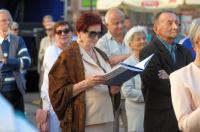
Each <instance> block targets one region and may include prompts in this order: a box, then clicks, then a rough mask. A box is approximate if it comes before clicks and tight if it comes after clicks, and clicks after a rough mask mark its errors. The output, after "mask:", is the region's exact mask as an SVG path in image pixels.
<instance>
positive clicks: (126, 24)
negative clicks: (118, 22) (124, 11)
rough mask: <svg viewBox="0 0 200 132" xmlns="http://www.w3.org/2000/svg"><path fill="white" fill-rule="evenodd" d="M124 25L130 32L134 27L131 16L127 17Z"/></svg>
mask: <svg viewBox="0 0 200 132" xmlns="http://www.w3.org/2000/svg"><path fill="white" fill-rule="evenodd" d="M124 26H125V29H126V32H128V31H129V30H130V29H131V28H132V27H133V24H132V22H131V18H130V17H128V16H126V17H125V19H124Z"/></svg>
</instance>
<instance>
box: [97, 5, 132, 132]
mask: <svg viewBox="0 0 200 132" xmlns="http://www.w3.org/2000/svg"><path fill="white" fill-rule="evenodd" d="M124 18H125V16H124V13H123V12H122V11H121V10H120V9H118V8H111V9H109V10H108V11H107V12H106V15H105V23H106V27H107V29H108V32H107V33H106V34H105V35H104V36H102V37H101V38H100V39H99V41H98V42H97V45H96V47H98V48H99V49H101V50H103V51H104V52H105V53H106V54H107V56H108V57H109V60H110V64H111V66H115V65H117V64H119V63H120V62H122V61H124V60H125V59H127V58H128V57H129V56H130V49H129V48H128V47H127V46H126V45H125V44H124V42H123V40H124V35H125V32H126V31H125V27H124ZM112 100H113V106H114V111H115V122H114V130H113V131H114V132H118V131H119V117H120V116H121V119H122V122H123V126H124V129H125V132H127V118H126V110H125V99H124V97H123V96H122V99H120V93H119V94H117V95H115V96H114V97H112Z"/></svg>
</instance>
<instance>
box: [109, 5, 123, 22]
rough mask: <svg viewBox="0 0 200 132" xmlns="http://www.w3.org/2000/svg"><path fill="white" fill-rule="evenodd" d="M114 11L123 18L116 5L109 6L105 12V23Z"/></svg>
mask: <svg viewBox="0 0 200 132" xmlns="http://www.w3.org/2000/svg"><path fill="white" fill-rule="evenodd" d="M114 13H119V14H121V15H122V16H123V17H124V18H125V15H124V13H123V12H122V11H121V10H120V9H119V8H116V7H114V8H110V9H108V11H107V12H106V14H105V23H106V24H107V23H109V21H110V16H111V15H113V14H114Z"/></svg>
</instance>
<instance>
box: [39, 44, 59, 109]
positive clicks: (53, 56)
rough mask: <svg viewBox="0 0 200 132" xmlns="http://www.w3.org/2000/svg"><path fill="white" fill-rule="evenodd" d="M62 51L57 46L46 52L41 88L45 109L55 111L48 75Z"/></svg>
mask: <svg viewBox="0 0 200 132" xmlns="http://www.w3.org/2000/svg"><path fill="white" fill-rule="evenodd" d="M61 51H62V49H60V48H58V47H57V46H55V45H51V46H49V47H48V48H47V49H46V51H45V55H44V60H43V65H42V66H43V69H44V78H43V83H42V87H41V98H42V104H43V109H47V110H53V108H52V106H51V103H50V98H49V92H48V91H49V79H48V74H49V71H50V70H51V67H52V66H53V64H54V63H55V61H56V60H57V58H58V56H59V55H60V53H61Z"/></svg>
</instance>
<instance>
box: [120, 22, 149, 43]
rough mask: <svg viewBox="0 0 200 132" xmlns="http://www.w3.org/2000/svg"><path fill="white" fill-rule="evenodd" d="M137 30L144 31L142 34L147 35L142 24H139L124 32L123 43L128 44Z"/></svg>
mask: <svg viewBox="0 0 200 132" xmlns="http://www.w3.org/2000/svg"><path fill="white" fill-rule="evenodd" d="M138 32H144V34H145V35H147V30H146V28H145V27H144V26H140V25H138V26H134V27H132V28H131V29H130V30H128V32H127V33H126V35H125V37H124V43H125V44H126V45H127V46H129V44H130V42H131V40H132V39H133V36H134V34H135V33H138Z"/></svg>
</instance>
